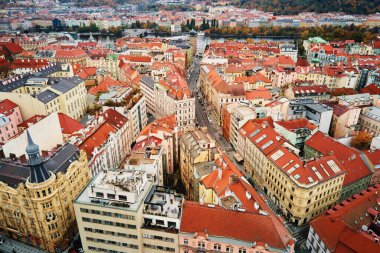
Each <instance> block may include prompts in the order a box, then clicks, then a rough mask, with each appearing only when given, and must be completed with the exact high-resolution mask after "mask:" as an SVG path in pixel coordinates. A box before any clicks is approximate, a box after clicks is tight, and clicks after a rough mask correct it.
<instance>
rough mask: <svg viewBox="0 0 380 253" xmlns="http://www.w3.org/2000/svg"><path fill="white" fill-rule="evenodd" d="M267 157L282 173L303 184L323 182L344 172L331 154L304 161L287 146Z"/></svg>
mask: <svg viewBox="0 0 380 253" xmlns="http://www.w3.org/2000/svg"><path fill="white" fill-rule="evenodd" d="M268 157H269V159H270V160H271V161H272V162H273V163H274V164H276V165H277V167H278V168H279V169H281V170H282V171H283V172H284V173H286V174H287V175H289V176H292V177H293V178H294V180H296V181H297V182H299V183H301V184H305V185H309V184H314V182H323V181H326V180H328V179H330V178H333V177H335V176H337V175H341V174H344V173H345V170H344V168H343V167H342V165H341V164H340V162H339V161H338V160H337V159H336V158H335V156H333V155H330V156H325V157H322V158H319V159H316V160H310V161H308V162H305V163H304V162H303V161H302V160H301V158H300V157H299V156H297V155H295V154H294V153H292V152H291V151H290V150H288V149H287V148H285V147H279V148H278V149H276V150H274V151H273V152H272V153H270V154H269V155H268Z"/></svg>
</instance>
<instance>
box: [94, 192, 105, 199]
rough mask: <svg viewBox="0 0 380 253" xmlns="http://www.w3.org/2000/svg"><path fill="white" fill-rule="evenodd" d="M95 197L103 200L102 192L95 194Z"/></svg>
mask: <svg viewBox="0 0 380 253" xmlns="http://www.w3.org/2000/svg"><path fill="white" fill-rule="evenodd" d="M95 195H96V197H97V198H103V197H104V194H103V192H96V193H95Z"/></svg>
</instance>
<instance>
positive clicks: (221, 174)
mask: <svg viewBox="0 0 380 253" xmlns="http://www.w3.org/2000/svg"><path fill="white" fill-rule="evenodd" d="M222 176H223V171H222V169H220V168H219V169H218V179H222Z"/></svg>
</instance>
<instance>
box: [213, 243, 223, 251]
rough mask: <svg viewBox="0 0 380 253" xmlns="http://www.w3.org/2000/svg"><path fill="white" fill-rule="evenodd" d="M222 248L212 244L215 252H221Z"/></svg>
mask: <svg viewBox="0 0 380 253" xmlns="http://www.w3.org/2000/svg"><path fill="white" fill-rule="evenodd" d="M221 249H222V247H221V246H220V244H218V243H216V244H214V250H216V251H221Z"/></svg>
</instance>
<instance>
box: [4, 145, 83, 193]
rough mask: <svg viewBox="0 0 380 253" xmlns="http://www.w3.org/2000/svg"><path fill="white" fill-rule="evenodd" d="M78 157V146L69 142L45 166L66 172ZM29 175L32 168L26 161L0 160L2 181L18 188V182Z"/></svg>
mask: <svg viewBox="0 0 380 253" xmlns="http://www.w3.org/2000/svg"><path fill="white" fill-rule="evenodd" d="M78 158H79V150H78V148H77V147H75V146H74V145H72V144H70V143H68V144H66V145H64V146H63V147H62V148H61V149H59V150H58V151H57V153H55V154H53V155H52V156H50V157H49V158H48V160H46V161H45V167H46V168H47V169H48V170H49V171H51V172H52V173H55V174H56V173H58V172H62V173H66V171H67V169H68V168H69V166H70V164H71V163H72V162H74V161H76V160H78ZM29 175H30V168H29V167H28V165H27V164H26V163H22V162H21V161H19V160H17V161H12V160H11V159H2V160H0V181H1V182H4V183H6V184H8V185H9V186H11V187H15V188H16V187H17V185H18V184H20V183H23V182H25V181H26V179H27V178H28V177H29Z"/></svg>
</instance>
